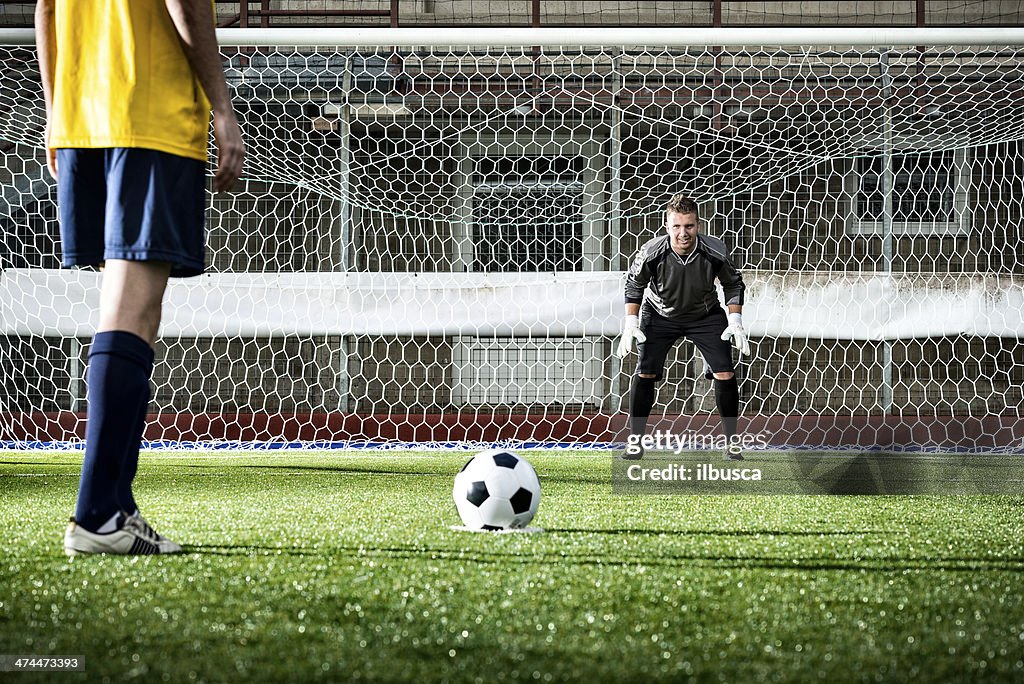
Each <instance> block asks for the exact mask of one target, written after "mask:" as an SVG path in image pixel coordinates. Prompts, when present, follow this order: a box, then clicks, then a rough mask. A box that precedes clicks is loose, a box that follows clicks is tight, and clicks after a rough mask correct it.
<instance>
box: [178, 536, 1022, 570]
mask: <svg viewBox="0 0 1024 684" xmlns="http://www.w3.org/2000/svg"><path fill="white" fill-rule="evenodd" d="M711 534H714V533H711ZM482 536H486V535H482ZM184 551H185V553H186V554H190V553H192V554H200V555H210V556H236V557H254V556H255V557H269V556H282V555H283V556H295V557H307V556H308V557H312V556H316V557H320V558H324V559H326V558H331V557H336V558H345V559H347V560H355V561H361V560H372V561H375V562H380V561H382V560H384V561H386V560H393V561H405V560H413V561H417V560H418V561H422V560H427V559H429V560H430V561H432V562H445V561H447V562H453V563H460V564H464V565H506V566H541V567H548V566H551V567H553V566H554V565H562V566H579V567H614V568H620V569H627V570H628V569H629V568H641V567H652V568H683V567H691V568H702V569H707V570H715V569H722V570H758V569H760V570H765V569H767V570H790V571H801V570H824V571H858V572H859V571H865V570H866V571H871V572H903V571H907V570H922V571H932V572H976V571H1005V572H1013V573H1016V574H1021V573H1024V557H1011V558H1005V559H998V560H994V559H991V558H984V557H980V556H959V557H955V556H939V557H935V558H919V557H918V558H915V557H907V556H900V557H889V558H878V559H839V558H816V557H800V556H783V557H773V556H766V555H752V556H739V555H721V554H694V553H659V554H658V555H654V556H642V555H638V556H628V557H624V556H619V555H612V554H609V555H600V554H566V553H564V552H562V551H558V552H553V551H552V552H544V551H542V552H534V553H522V552H520V551H518V550H510V551H503V550H493V551H481V550H479V549H472V550H470V549H450V548H427V547H403V546H379V547H367V546H365V545H361V546H355V545H351V546H350V545H340V546H324V547H318V548H315V549H313V548H305V547H276V546H259V545H250V544H238V545H231V544H211V545H204V544H190V545H186V546H185V547H184Z"/></svg>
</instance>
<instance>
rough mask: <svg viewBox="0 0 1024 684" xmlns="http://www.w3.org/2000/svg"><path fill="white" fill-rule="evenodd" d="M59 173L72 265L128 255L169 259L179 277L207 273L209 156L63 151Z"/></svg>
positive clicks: (134, 258) (66, 246) (133, 258)
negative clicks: (203, 157) (205, 157)
mask: <svg viewBox="0 0 1024 684" xmlns="http://www.w3.org/2000/svg"><path fill="white" fill-rule="evenodd" d="M57 175H58V177H59V178H58V182H57V205H58V212H59V216H60V236H61V243H62V247H63V252H64V265H65V266H98V265H100V264H102V263H103V262H104V261H106V260H107V259H126V260H129V261H160V262H165V263H169V264H171V276H172V277H185V276H194V275H199V274H200V273H202V272H203V269H204V267H205V253H206V232H205V230H204V223H205V220H206V163H205V162H202V161H199V160H198V159H188V158H186V157H179V156H177V155H174V154H168V153H166V152H158V151H156V150H147V149H141V148H128V147H115V148H100V149H59V150H57Z"/></svg>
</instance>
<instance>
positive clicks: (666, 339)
mask: <svg viewBox="0 0 1024 684" xmlns="http://www.w3.org/2000/svg"><path fill="white" fill-rule="evenodd" d="M727 327H729V320H728V318H726V315H725V311H723V310H722V309H721V308H716V309H714V310H712V311H710V312H708V314H707V315H706V316H703V317H701V318H697V319H694V320H687V321H674V320H672V319H671V318H665V317H664V316H662V315H660V314H659V313H657V312H656V311H654V310H653V309H650V308H647V307H644V309H643V313H642V314H641V321H640V330H642V331H643V333H644V335H646V336H647V341H646V342H641V343H640V344H638V345H637V351H638V352H639V354H640V358H639V360H638V362H637V365H636V374H637V375H654V376H655V378H656V379H657V380H661V379H663V378H664V375H665V359H667V358H668V352H669V350H670V349H672V346H673V345H674V344H675V343H676V342H678V341H679V339H680V338H682V337H685V338H686V339H688V340H690V341H691V342H693V344H694V345H696V347H697V349H699V350H700V353H701V355H702V356H703V357H704V362H705V364H706V367H705V369H704V376H705V377H707V378H710V377H712V375H713V374H714V373H733V372H735V370H736V369H735V367H734V366H733V363H732V343H731V342H727V341H726V340H723V339H722V333H723V332H725V329H726V328H727Z"/></svg>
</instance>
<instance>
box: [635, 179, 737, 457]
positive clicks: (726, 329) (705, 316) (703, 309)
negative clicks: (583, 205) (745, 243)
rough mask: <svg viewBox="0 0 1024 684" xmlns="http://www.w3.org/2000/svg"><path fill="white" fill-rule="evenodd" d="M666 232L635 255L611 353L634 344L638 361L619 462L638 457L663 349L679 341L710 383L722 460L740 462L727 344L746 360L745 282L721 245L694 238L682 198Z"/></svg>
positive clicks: (689, 207)
mask: <svg viewBox="0 0 1024 684" xmlns="http://www.w3.org/2000/svg"><path fill="white" fill-rule="evenodd" d="M665 232H666V233H667V234H666V235H662V236H660V237H656V238H654V239H653V240H650V241H649V242H647V243H646V244H644V245H643V246H642V247H641V248H640V250H639V252H638V253H637V255H636V258H635V259H634V260H633V263H632V265H631V266H630V269H629V274H628V275H627V277H626V319H625V323H624V324H623V328H622V337H621V338H620V340H619V346H618V349H617V352H616V354H617V356H619V358H623V357H625V356H626V355H627V354H629V352H630V351H632V349H633V341H634V340H635V341H636V342H637V343H638V345H637V346H638V351H639V354H640V359H639V362H638V363H637V368H636V375H635V376H634V377H633V386H632V388H631V390H630V411H629V413H630V435H631V437H633V438H632V439H630V440H629V443H628V445H627V447H626V450H625V452H623V454H622V458H625V459H630V460H633V459H639V458H641V457H642V456H643V447H642V446H641V445H640V443H639V441H638V437H640V436H642V435H643V434H644V433H645V431H646V429H647V419H648V418H649V417H650V415H651V407H652V406H654V397H655V385H656V383H658V382H659V381H660V380H661V379H662V378H663V377H664V376H663V373H664V369H665V359H666V358H667V356H668V352H669V350H670V349H671V348H672V346H673V345H674V344H675V343H676V342H677V341H678V340H679V339H680V338H682V337H685V338H687V339H688V340H690V341H691V342H693V343H694V344H695V345H696V346H697V349H699V350H700V352H701V354H702V355H703V356H704V361H705V372H706V373H707V376H708V377H713V378H714V382H715V403H716V404H717V405H718V413H719V415H721V417H722V428H723V432H724V433H725V437H726V443H727V445H728V446H727V449H726V458H727V459H730V460H736V461H741V460H743V452H742V449H741V448H740V445H739V444H738V443H737V442H736V440H735V439H734V436H735V435H736V419H737V416H738V415H739V403H740V397H739V387H738V385H737V383H736V373H735V368H734V367H733V361H732V345H735V347H736V348H737V349H738V350H739V351H740V352H741V353H743V354H744V355H748V356H749V355H750V346H749V344H748V342H747V335H746V333H745V332H744V330H743V317H742V315H741V313H742V311H743V290H744V285H743V276H742V275H741V274H740V272H739V271H738V270H736V267H735V266H734V265H733V263H732V259H731V258H730V257H729V252H728V250H727V249H726V246H725V243H724V242H722V241H721V240H719V239H718V238H715V237H711V236H709V235H704V234H702V233H701V232H700V217H699V213H698V209H697V205H696V203H694V202H693V201H692V200H690V199H688V198H686V197H684V196H683V195H675V196H673V197H672V198H671V199H670V200H669V202H668V204H667V205H666V206H665ZM716 279H717V280H718V281H719V282H720V283H721V284H722V289H723V290H724V291H725V303H726V306H727V307H728V308H729V314H728V316H726V313H725V311H723V309H722V305H721V304H720V302H719V299H718V292H717V290H716V288H715V280H716ZM645 291H646V298H645V297H644V294H645ZM730 341H731V343H732V344H730Z"/></svg>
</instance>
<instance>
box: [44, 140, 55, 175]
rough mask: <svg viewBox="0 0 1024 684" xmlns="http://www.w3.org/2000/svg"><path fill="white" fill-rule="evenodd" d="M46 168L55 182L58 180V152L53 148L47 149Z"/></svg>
mask: <svg viewBox="0 0 1024 684" xmlns="http://www.w3.org/2000/svg"><path fill="white" fill-rule="evenodd" d="M46 168H48V169H49V170H50V175H51V176H53V180H57V150H55V149H53V148H52V147H48V148H47V149H46Z"/></svg>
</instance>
